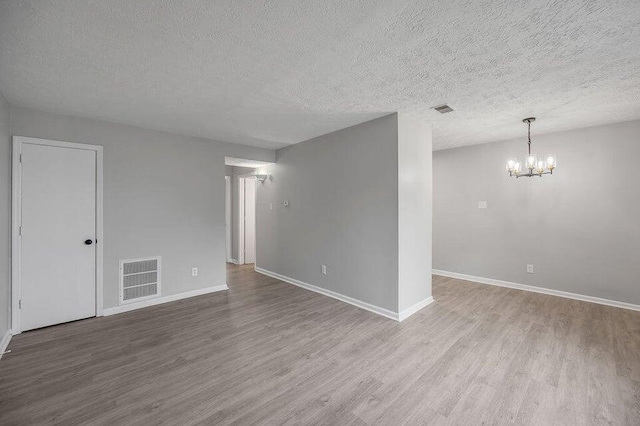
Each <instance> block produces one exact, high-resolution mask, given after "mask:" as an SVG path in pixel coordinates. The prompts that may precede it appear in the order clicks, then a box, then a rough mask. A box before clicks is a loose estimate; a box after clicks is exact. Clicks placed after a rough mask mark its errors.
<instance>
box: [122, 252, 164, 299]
mask: <svg viewBox="0 0 640 426" xmlns="http://www.w3.org/2000/svg"><path fill="white" fill-rule="evenodd" d="M146 260H155V261H156V262H157V263H156V265H157V266H156V270H155V271H145V272H140V273H141V274H143V273H148V272H155V273H156V278H157V279H156V282H155V283H149V284H156V288H157V289H158V291H157V293H156V294H152V295H150V296H145V297H138V298H136V299H131V300H124V264H125V263H131V262H144V261H146ZM119 266H120V270H119V277H118V287H120V288H119V290H120V291H119V293H120V298H119V299H118V301H119V304H120V305H128V304H131V303H137V302H143V301H145V300H150V299H158V298H160V297H161V296H162V256H150V257H140V258H137V259H122V260H120V265H119ZM149 284H144V285H149Z"/></svg>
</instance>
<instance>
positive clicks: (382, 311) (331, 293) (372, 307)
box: [255, 266, 399, 321]
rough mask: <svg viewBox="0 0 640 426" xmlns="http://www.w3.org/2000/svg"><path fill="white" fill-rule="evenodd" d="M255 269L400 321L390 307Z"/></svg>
mask: <svg viewBox="0 0 640 426" xmlns="http://www.w3.org/2000/svg"><path fill="white" fill-rule="evenodd" d="M255 269H256V272H258V273H261V274H263V275H267V276H269V277H271V278H275V279H277V280H280V281H284V282H286V283H289V284H293V285H296V286H298V287H302V288H304V289H306V290H311V291H313V292H316V293H320V294H322V295H324V296H329V297H332V298H334V299H337V300H340V301H341V302H345V303H349V304H350V305H353V306H357V307H358V308H361V309H365V310H367V311H369V312H373V313H374V314H378V315H382V316H383V317H386V318H389V319H392V320H395V321H399V317H398V314H397V313H396V312H393V311H390V310H388V309H384V308H381V307H379V306H375V305H372V304H370V303H367V302H363V301H362V300H358V299H354V298H353V297H349V296H345V295H342V294H340V293H336V292H335V291H331V290H327V289H324V288H321V287H317V286H315V285H312V284H308V283H305V282H303V281H299V280H296V279H294V278H289V277H286V276H284V275H280V274H277V273H275V272H271V271H267V270H266V269H262V268H259V267H257V266H256V267H255Z"/></svg>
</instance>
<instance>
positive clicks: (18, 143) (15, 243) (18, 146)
mask: <svg viewBox="0 0 640 426" xmlns="http://www.w3.org/2000/svg"><path fill="white" fill-rule="evenodd" d="M25 143H28V144H33V145H45V146H56V147H61V148H73V149H84V150H87V151H95V153H96V316H98V317H101V316H102V308H103V306H102V298H103V294H102V253H103V249H102V245H103V238H102V218H103V216H102V214H103V211H102V209H103V203H102V182H103V160H102V147H101V146H98V145H86V144H80V143H71V142H61V141H54V140H49V139H36V138H27V137H24V136H14V137H13V160H12V161H13V163H12V166H13V167H12V174H13V176H12V185H11V188H12V191H11V201H12V203H11V206H12V207H11V334H13V335H15V334H20V333H22V324H21V315H20V298H21V295H22V278H21V276H20V271H21V265H22V237H21V236H20V227H21V225H22V221H21V218H22V164H21V156H22V145H23V144H25Z"/></svg>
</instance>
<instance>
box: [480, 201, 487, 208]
mask: <svg viewBox="0 0 640 426" xmlns="http://www.w3.org/2000/svg"><path fill="white" fill-rule="evenodd" d="M478 208H479V209H486V208H487V202H486V201H478Z"/></svg>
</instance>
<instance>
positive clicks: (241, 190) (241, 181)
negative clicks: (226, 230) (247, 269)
mask: <svg viewBox="0 0 640 426" xmlns="http://www.w3.org/2000/svg"><path fill="white" fill-rule="evenodd" d="M250 180H251V181H254V182H253V183H254V185H256V190H255V191H254V193H253V194H254V197H255V200H254V203H253V205H254V207H255V211H256V213H257V212H258V186H257V180H256V176H255V174H253V173H248V174H245V175H240V176H239V177H238V223H239V227H238V228H239V232H238V265H244V220H245V218H244V215H245V206H244V195H245V185H246V183H247V181H250ZM254 217H255V218H256V225H255V226H254V229H253V236H254V238H256V242H257V235H258V227H257V223H258V222H257V215H256V216H254ZM256 257H257V245H256ZM254 262H257V259H254ZM254 265H255V263H254Z"/></svg>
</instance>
